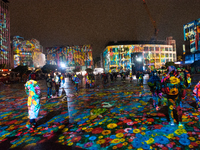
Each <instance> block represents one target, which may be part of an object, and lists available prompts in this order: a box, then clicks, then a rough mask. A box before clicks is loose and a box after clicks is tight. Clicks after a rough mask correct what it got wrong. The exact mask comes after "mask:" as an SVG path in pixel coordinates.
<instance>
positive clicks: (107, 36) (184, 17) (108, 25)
mask: <svg viewBox="0 0 200 150" xmlns="http://www.w3.org/2000/svg"><path fill="white" fill-rule="evenodd" d="M146 3H147V5H148V8H149V11H150V13H151V15H152V17H153V19H154V20H155V21H156V22H157V28H158V29H159V32H158V40H165V38H166V37H168V36H173V38H174V39H175V40H176V44H177V52H178V54H180V53H181V52H182V44H183V24H186V23H188V22H190V21H193V20H195V19H198V18H200V0H146ZM9 5H10V17H11V36H14V35H19V36H22V37H24V38H25V39H31V38H36V39H37V40H39V41H40V43H41V45H42V46H44V47H51V46H60V45H84V44H92V47H93V56H94V57H96V56H99V54H100V52H102V51H103V49H104V48H105V46H106V44H107V43H108V42H109V41H124V40H127V41H131V40H150V38H151V36H152V35H153V34H154V27H153V25H152V23H151V21H150V18H149V16H148V14H147V11H146V9H145V7H144V5H143V1H142V0H10V3H9Z"/></svg>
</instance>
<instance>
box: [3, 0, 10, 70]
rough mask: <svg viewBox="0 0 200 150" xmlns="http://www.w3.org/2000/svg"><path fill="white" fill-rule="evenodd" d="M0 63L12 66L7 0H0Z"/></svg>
mask: <svg viewBox="0 0 200 150" xmlns="http://www.w3.org/2000/svg"><path fill="white" fill-rule="evenodd" d="M0 11H1V12H0V64H5V65H6V68H10V67H12V58H11V57H12V56H11V47H10V13H9V7H8V1H7V0H0Z"/></svg>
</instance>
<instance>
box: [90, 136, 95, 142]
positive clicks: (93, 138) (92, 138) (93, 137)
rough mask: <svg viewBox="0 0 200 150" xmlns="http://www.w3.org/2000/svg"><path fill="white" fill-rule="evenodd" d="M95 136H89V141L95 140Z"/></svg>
mask: <svg viewBox="0 0 200 150" xmlns="http://www.w3.org/2000/svg"><path fill="white" fill-rule="evenodd" d="M96 138H97V137H96V136H91V137H90V138H89V140H91V141H94V140H96Z"/></svg>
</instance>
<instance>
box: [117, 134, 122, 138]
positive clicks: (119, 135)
mask: <svg viewBox="0 0 200 150" xmlns="http://www.w3.org/2000/svg"><path fill="white" fill-rule="evenodd" d="M123 136H124V134H123V133H117V134H116V137H118V138H121V137H123Z"/></svg>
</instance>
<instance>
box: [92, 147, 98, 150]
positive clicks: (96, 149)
mask: <svg viewBox="0 0 200 150" xmlns="http://www.w3.org/2000/svg"><path fill="white" fill-rule="evenodd" d="M90 150H98V147H91V148H90Z"/></svg>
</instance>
